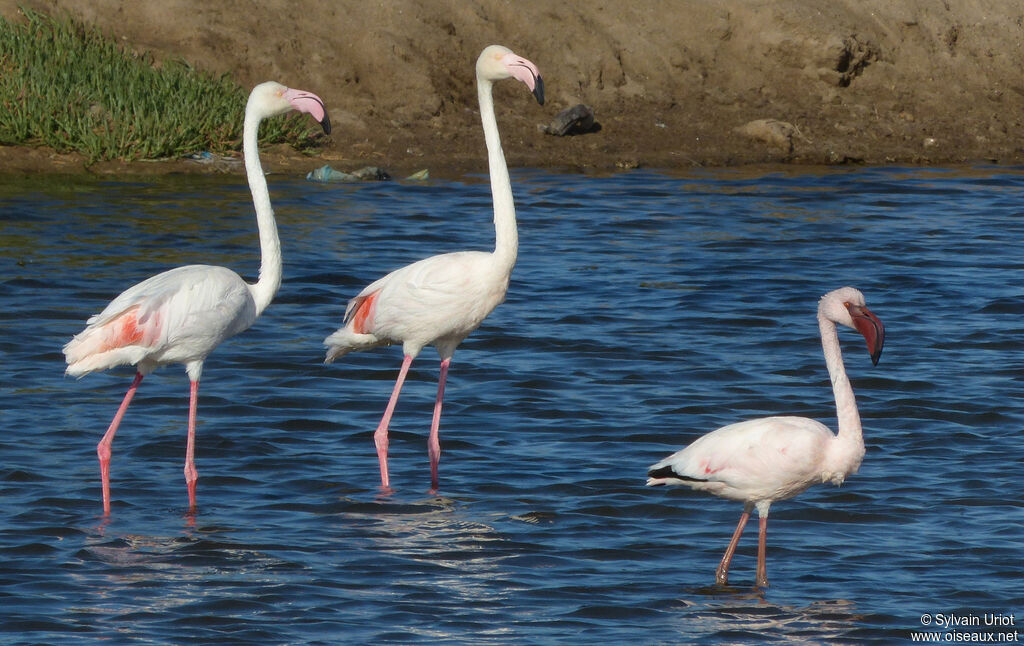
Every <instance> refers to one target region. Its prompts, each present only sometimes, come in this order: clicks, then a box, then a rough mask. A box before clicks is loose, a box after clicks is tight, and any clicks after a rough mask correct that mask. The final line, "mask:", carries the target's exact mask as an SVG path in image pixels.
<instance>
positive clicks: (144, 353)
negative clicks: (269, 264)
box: [64, 265, 256, 376]
mask: <svg viewBox="0 0 1024 646" xmlns="http://www.w3.org/2000/svg"><path fill="white" fill-rule="evenodd" d="M255 318H256V312H255V305H254V304H253V302H252V297H251V295H250V294H249V289H248V286H247V285H246V284H245V282H244V281H243V280H242V279H241V277H239V276H238V275H237V274H236V273H234V272H233V271H231V270H230V269H226V268H224V267H215V266H209V265H188V266H185V267H178V268H175V269H172V270H169V271H166V272H163V273H161V274H157V275H156V276H153V277H151V278H148V279H146V280H144V281H142V282H141V283H138V284H137V285H134V286H132V287H131V288H129V289H127V290H125V291H124V292H122V293H121V294H120V295H118V296H117V297H116V298H115V299H114V300H113V301H111V302H110V304H109V305H107V307H106V308H104V310H103V311H102V312H100V313H99V314H97V315H95V316H93V317H91V318H90V319H89V320H88V323H87V326H86V328H85V330H83V331H82V332H81V333H79V334H77V335H75V337H74V338H73V339H72V340H71V341H69V342H68V343H67V345H65V346H64V354H65V357H66V359H67V362H68V369H67V373H68V374H70V375H75V376H80V375H84V374H87V373H89V372H94V371H97V370H104V369H106V368H110V367H113V366H117V365H134V364H139V363H142V362H150V363H153V364H156V365H159V364H162V363H170V362H174V361H182V362H186V361H194V360H197V359H202V358H203V357H205V356H206V355H207V354H209V352H210V351H212V349H213V348H214V347H216V345H217V344H218V343H219V342H220V341H222V340H224V339H225V338H227V337H229V336H232V335H234V334H237V333H238V332H240V331H242V330H244V329H246V328H248V327H249V326H250V325H252V322H253V321H254V320H255ZM153 367H155V365H154V366H153Z"/></svg>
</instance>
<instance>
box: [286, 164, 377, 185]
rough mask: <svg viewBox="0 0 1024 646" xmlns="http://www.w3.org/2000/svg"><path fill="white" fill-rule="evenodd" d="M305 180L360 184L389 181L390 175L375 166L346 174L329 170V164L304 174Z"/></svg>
mask: <svg viewBox="0 0 1024 646" xmlns="http://www.w3.org/2000/svg"><path fill="white" fill-rule="evenodd" d="M306 179H308V180H309V181H311V182H361V181H363V180H369V181H376V182H386V181H387V180H389V179H391V175H388V173H387V171H385V170H383V169H381V168H378V167H376V166H364V167H363V168H360V169H359V170H357V171H353V172H351V173H346V172H344V171H340V170H335V169H333V168H331V167H330V165H329V164H324V165H323V166H321V167H320V168H316V169H313V170H311V171H309V172H308V173H306Z"/></svg>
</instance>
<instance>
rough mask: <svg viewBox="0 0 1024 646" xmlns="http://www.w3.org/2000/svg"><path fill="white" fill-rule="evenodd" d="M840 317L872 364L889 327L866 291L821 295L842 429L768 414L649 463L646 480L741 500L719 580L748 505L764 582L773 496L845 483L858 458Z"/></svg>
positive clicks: (724, 577)
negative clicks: (859, 336) (755, 519)
mask: <svg viewBox="0 0 1024 646" xmlns="http://www.w3.org/2000/svg"><path fill="white" fill-rule="evenodd" d="M837 323H838V324H840V325H845V326H846V327H849V328H854V329H856V330H857V331H858V332H860V333H861V334H862V335H864V339H865V340H866V341H867V344H868V352H869V353H870V354H871V362H872V364H874V365H877V364H878V357H879V356H880V355H881V354H882V345H883V344H884V342H885V328H884V327H883V326H882V322H881V321H880V320H878V317H877V316H875V315H874V314H872V313H871V311H870V310H869V309H868V308H867V307H866V306H865V303H864V295H863V294H861V293H860V292H859V291H858V290H856V289H854V288H853V287H842V288H840V289H837V290H835V291H832V292H829V293H828V294H825V295H824V296H822V297H821V301H820V302H819V303H818V327H819V328H820V330H821V346H822V349H823V350H824V351H825V363H826V365H828V374H829V377H830V378H831V379H832V391H833V393H834V394H835V398H836V414H837V416H838V418H839V433H838V434H835V435H834V434H833V433H832V431H831V430H829V428H828V427H827V426H825V425H824V424H821V423H820V422H817V421H815V420H813V419H808V418H806V417H763V418H761V419H755V420H750V421H746V422H739V423H738V424H730V425H729V426H723V427H722V428H720V429H718V430H716V431H712V432H710V433H708V434H707V435H705V436H703V437H700V438H698V439H697V440H696V441H695V442H694V443H693V444H691V445H689V446H688V447H686V448H685V449H683V450H681V451H679V452H677V453H674V454H672V455H670V456H668V457H667V458H665V459H664V460H662V461H661V462H658V463H657V464H655V465H653V466H651V468H650V470H649V471H648V473H647V475H648V476H649V477H648V479H647V485H648V486H652V485H686V486H688V487H690V488H692V489H696V490H699V491H707V492H708V493H711V494H714V495H716V496H721V497H722V498H728V499H730V500H739V501H741V502H743V514H742V515H741V516H740V522H739V524H738V525H737V526H736V531H735V532H733V535H732V540H731V541H729V547H728V548H727V549H726V550H725V555H723V556H722V561H721V563H720V564H719V565H718V569H717V570H716V571H715V581H716V582H717V583H718V584H719V585H726V584H727V583H728V582H729V563H730V562H731V561H732V556H733V553H734V552H735V551H736V545H737V544H738V543H739V540H740V535H741V534H742V533H743V527H744V526H745V525H746V524H747V519H748V518H750V511H751V509H753V508H755V507H756V508H757V514H758V517H759V525H760V531H759V533H758V544H757V585H758V586H760V587H767V586H768V571H767V567H766V565H765V549H766V548H765V544H766V538H767V528H768V508H769V507H770V506H771V504H772V503H773V502H775V501H776V500H785V499H786V498H791V497H793V496H795V495H797V494H798V493H800V492H802V491H804V490H805V489H807V488H808V487H810V486H811V485H813V484H817V483H819V482H831V483H832V484H834V485H840V484H842V483H843V480H844V479H845V478H846V476H848V475H850V474H852V473H856V472H857V468H858V467H859V466H860V462H861V459H863V457H864V436H863V434H862V432H861V424H860V415H859V414H858V413H857V402H856V401H855V399H854V397H853V388H852V387H851V386H850V380H849V378H847V376H846V369H845V368H844V367H843V357H842V352H841V351H840V349H839V334H838V332H837V331H836V324H837Z"/></svg>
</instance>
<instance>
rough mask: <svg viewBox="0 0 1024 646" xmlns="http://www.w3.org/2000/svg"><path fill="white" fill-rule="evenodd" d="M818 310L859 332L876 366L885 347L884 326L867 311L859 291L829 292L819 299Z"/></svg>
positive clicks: (838, 290) (847, 289)
mask: <svg viewBox="0 0 1024 646" xmlns="http://www.w3.org/2000/svg"><path fill="white" fill-rule="evenodd" d="M818 309H819V310H820V311H821V312H822V313H823V314H824V315H825V317H826V318H828V319H831V320H832V321H835V322H836V323H839V324H841V325H845V326H846V327H849V328H853V329H855V330H857V331H858V332H860V333H861V335H863V336H864V340H865V341H867V344H868V353H870V355H871V363H872V364H873V365H878V358H879V357H880V356H882V346H883V345H885V326H884V325H882V321H881V320H880V319H879V318H878V317H877V316H875V314H874V312H872V311H871V310H869V309H868V307H867V305H866V303H865V300H864V294H862V293H861V292H860V290H858V289H854V288H853V287H841V288H839V289H837V290H835V291H832V292H829V293H828V294H825V295H824V296H822V297H821V303H820V304H819V305H818Z"/></svg>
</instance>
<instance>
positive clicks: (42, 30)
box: [0, 9, 315, 162]
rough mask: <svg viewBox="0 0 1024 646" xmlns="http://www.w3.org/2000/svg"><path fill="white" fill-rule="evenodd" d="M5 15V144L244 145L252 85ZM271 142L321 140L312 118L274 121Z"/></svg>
mask: <svg viewBox="0 0 1024 646" xmlns="http://www.w3.org/2000/svg"><path fill="white" fill-rule="evenodd" d="M22 12H23V13H24V15H25V17H26V22H25V23H23V24H15V23H11V22H8V21H7V20H5V19H3V18H2V17H0V144H3V145H14V144H19V145H20V144H24V145H43V146H50V147H52V148H54V149H56V150H58V151H61V152H69V151H78V152H81V153H83V154H85V155H86V156H87V157H88V158H89V161H90V162H94V161H98V160H108V159H124V160H134V159H160V158H167V157H182V156H184V155H188V154H190V153H194V152H200V151H209V152H213V153H223V152H226V151H229V150H237V149H239V147H240V146H241V131H242V118H243V114H244V112H245V102H246V99H247V97H248V91H247V90H245V89H243V88H241V87H239V86H238V85H237V84H236V83H235V82H234V81H232V80H231V79H230V78H229V77H228V76H222V77H220V78H216V77H213V76H211V75H209V74H205V73H203V72H200V71H198V70H195V69H193V68H192V67H190V66H189V65H188V64H187V63H185V62H183V61H163V62H161V63H160V64H156V63H154V61H153V60H152V58H151V57H150V56H148V55H141V56H140V55H138V54H135V53H133V52H131V51H127V50H125V48H123V47H122V46H121V45H119V44H118V43H117V42H115V41H113V40H111V39H110V38H106V37H104V36H103V35H102V34H100V33H99V31H98V30H97V29H95V28H91V27H87V26H84V25H81V24H79V23H76V22H75V21H73V20H72V19H70V18H67V17H65V18H56V17H51V16H47V15H44V14H39V13H35V12H32V11H30V10H28V9H22ZM262 133H263V136H262V140H263V141H264V142H269V143H282V142H284V143H289V144H291V145H292V146H294V147H296V148H299V149H301V148H307V147H310V146H311V145H312V144H313V140H314V137H315V133H314V131H313V130H312V128H311V126H310V122H309V120H308V119H294V118H292V119H289V118H288V117H287V116H285V117H278V118H276V119H271V120H268V121H266V122H264V125H263V127H262Z"/></svg>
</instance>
